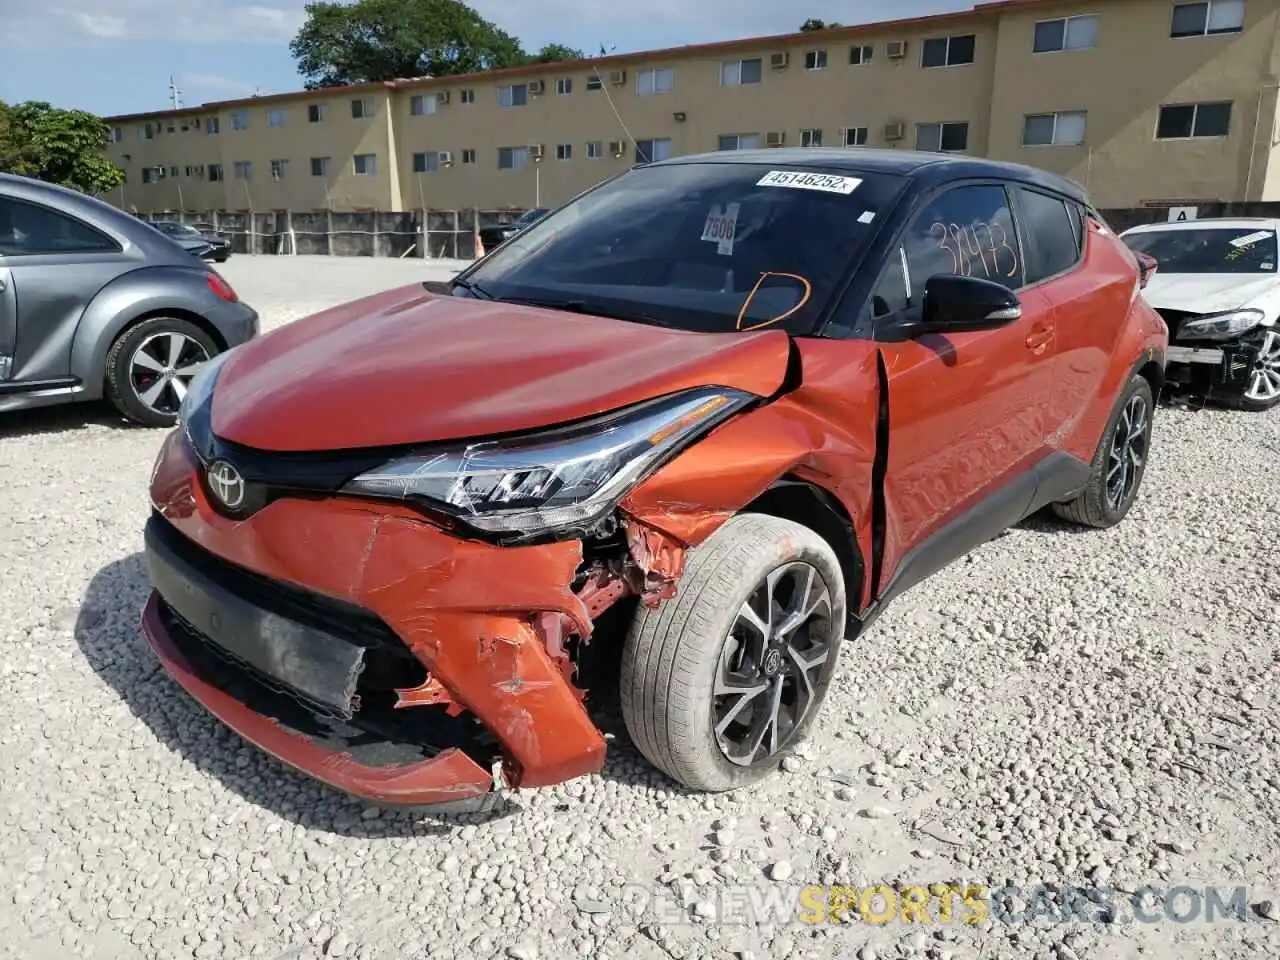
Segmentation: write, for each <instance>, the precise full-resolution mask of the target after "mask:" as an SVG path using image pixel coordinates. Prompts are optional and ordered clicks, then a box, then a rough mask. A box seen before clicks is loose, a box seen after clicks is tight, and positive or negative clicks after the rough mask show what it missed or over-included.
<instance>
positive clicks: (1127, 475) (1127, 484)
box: [1053, 375, 1155, 529]
mask: <svg viewBox="0 0 1280 960" xmlns="http://www.w3.org/2000/svg"><path fill="white" fill-rule="evenodd" d="M1154 413H1155V399H1154V395H1153V394H1152V392H1151V384H1150V383H1148V382H1147V379H1146V378H1145V377H1143V376H1140V375H1135V376H1134V377H1133V379H1132V380H1130V381H1129V384H1128V386H1126V387H1125V389H1124V392H1123V393H1121V394H1120V400H1119V402H1118V403H1117V404H1116V407H1115V409H1114V410H1113V411H1112V413H1111V419H1110V420H1109V421H1108V422H1107V428H1106V430H1105V431H1103V434H1102V442H1101V443H1100V444H1098V450H1097V453H1096V454H1094V458H1093V465H1092V469H1091V471H1090V475H1089V483H1088V485H1087V486H1086V487H1085V488H1084V490H1083V491H1082V492H1081V493H1080V495H1079V496H1078V497H1076V498H1075V499H1074V500H1072V501H1070V502H1069V503H1056V504H1054V505H1053V511H1054V513H1056V514H1057V515H1058V516H1059V517H1061V518H1063V519H1064V520H1070V521H1071V522H1072V523H1078V524H1080V525H1081V526H1086V527H1097V528H1099V529H1105V528H1107V527H1114V526H1115V525H1116V524H1118V523H1119V522H1120V521H1121V520H1123V519H1124V518H1125V517H1126V516H1128V514H1129V510H1130V508H1131V507H1132V506H1133V504H1134V501H1135V500H1137V499H1138V489H1139V487H1141V486H1142V478H1143V476H1145V475H1146V471H1147V458H1148V456H1149V455H1150V453H1151V418H1152V416H1153V415H1154Z"/></svg>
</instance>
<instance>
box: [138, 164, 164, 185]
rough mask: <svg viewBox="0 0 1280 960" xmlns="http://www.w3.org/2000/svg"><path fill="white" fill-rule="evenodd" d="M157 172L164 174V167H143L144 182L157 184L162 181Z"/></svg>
mask: <svg viewBox="0 0 1280 960" xmlns="http://www.w3.org/2000/svg"><path fill="white" fill-rule="evenodd" d="M157 171H158V172H159V173H164V168H163V167H143V168H142V182H143V183H155V182H156V181H157V180H159V179H160V178H159V177H158V176H156V173H157Z"/></svg>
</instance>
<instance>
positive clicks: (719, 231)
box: [702, 203, 738, 257]
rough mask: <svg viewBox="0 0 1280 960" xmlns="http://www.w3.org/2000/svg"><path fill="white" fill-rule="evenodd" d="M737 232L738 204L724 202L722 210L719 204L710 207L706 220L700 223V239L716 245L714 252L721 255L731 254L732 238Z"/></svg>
mask: <svg viewBox="0 0 1280 960" xmlns="http://www.w3.org/2000/svg"><path fill="white" fill-rule="evenodd" d="M737 232H738V204H736V203H729V204H725V207H724V209H723V210H721V209H720V207H719V205H717V206H714V207H712V208H711V212H710V213H708V214H707V222H706V223H704V224H703V225H702V239H703V240H706V241H707V242H708V243H714V244H715V245H716V253H718V254H720V255H721V256H725V257H728V256H732V255H733V238H734V234H736V233H737Z"/></svg>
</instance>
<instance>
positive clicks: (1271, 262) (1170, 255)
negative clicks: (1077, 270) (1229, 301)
mask: <svg viewBox="0 0 1280 960" xmlns="http://www.w3.org/2000/svg"><path fill="white" fill-rule="evenodd" d="M1123 239H1124V242H1125V243H1126V244H1127V245H1128V246H1129V249H1131V250H1136V251H1138V252H1139V253H1145V254H1148V255H1149V256H1152V257H1155V258H1156V260H1157V261H1158V262H1159V264H1160V271H1161V272H1162V273H1275V272H1276V262H1277V258H1276V232H1275V231H1274V230H1272V229H1270V228H1265V229H1263V228H1258V227H1206V228H1203V229H1185V228H1184V229H1178V230H1148V231H1144V232H1142V233H1132V234H1129V235H1128V236H1126V237H1124V238H1123Z"/></svg>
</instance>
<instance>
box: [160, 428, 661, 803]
mask: <svg viewBox="0 0 1280 960" xmlns="http://www.w3.org/2000/svg"><path fill="white" fill-rule="evenodd" d="M152 501H153V507H154V514H153V516H152V518H151V520H150V521H149V523H148V527H147V535H146V550H147V558H148V563H149V565H150V568H151V575H152V582H153V586H154V587H155V590H154V592H153V594H152V596H151V598H150V600H149V601H148V603H147V607H146V610H145V613H144V616H143V624H144V628H145V632H146V635H147V638H148V640H149V642H150V645H151V647H152V649H153V650H154V651H155V653H156V655H157V656H158V657H159V659H160V661H161V663H162V664H163V666H164V668H165V669H166V671H167V672H168V673H169V674H170V676H172V677H173V678H174V679H175V680H176V681H177V682H178V683H179V684H181V685H182V686H183V687H184V688H185V689H186V690H187V691H188V692H189V693H190V694H191V695H192V696H193V697H195V698H196V699H197V700H198V701H200V703H202V704H203V705H204V706H205V707H206V708H207V709H208V710H209V711H210V712H212V713H213V714H214V715H215V716H217V717H218V718H219V719H220V720H222V721H223V722H224V723H225V724H227V725H228V726H229V727H231V728H232V729H233V730H235V731H236V732H237V733H239V734H240V735H241V736H243V737H244V738H245V739H246V740H249V741H250V742H252V743H254V744H256V745H257V746H259V747H260V748H262V749H263V750H265V751H267V752H268V753H271V754H273V755H274V756H276V757H277V758H279V759H280V760H282V761H284V762H285V763H286V764H288V765H290V766H292V767H294V768H296V769H298V770H301V771H303V772H304V773H306V774H308V775H310V776H312V777H315V778H316V779H318V780H321V781H323V782H325V783H328V784H330V785H331V786H333V787H335V788H337V789H339V790H342V791H345V792H347V793H351V794H354V795H357V796H360V797H363V798H366V799H368V800H371V801H373V802H376V803H380V804H387V805H405V806H423V805H432V804H441V803H450V804H452V803H456V802H460V801H469V800H475V799H477V798H482V797H483V796H484V795H485V794H487V793H489V792H490V791H491V790H492V789H493V788H494V787H495V786H501V785H506V786H511V787H538V786H546V785H549V784H553V783H558V782H561V781H563V780H567V779H571V778H573V777H577V776H581V775H584V774H589V773H594V772H597V771H599V770H600V768H601V766H602V765H603V762H604V756H605V742H604V739H603V737H602V736H601V734H600V732H599V731H598V730H597V729H596V728H595V725H594V724H593V723H592V721H591V719H590V718H589V716H588V715H587V712H586V710H585V709H584V707H583V702H582V699H583V694H582V691H580V690H579V689H578V688H577V687H576V686H575V685H574V684H573V682H572V680H571V679H570V678H571V676H572V673H573V664H572V662H571V661H570V659H569V655H568V652H567V647H568V644H569V641H571V640H574V639H577V640H585V639H586V638H588V637H589V636H590V632H591V628H592V619H593V618H594V617H597V616H599V614H600V613H601V612H603V610H604V609H606V608H607V607H608V606H609V605H611V604H612V603H613V602H616V600H618V599H619V598H621V597H622V596H624V595H626V594H628V593H639V594H642V595H644V597H645V599H646V600H647V601H648V602H657V601H658V600H659V599H660V598H661V597H662V596H664V595H667V594H669V591H670V586H671V584H672V582H673V579H674V577H676V576H678V575H679V566H680V563H679V561H680V556H679V550H678V548H675V547H673V546H671V544H670V543H667V542H664V541H663V538H662V536H661V535H659V534H656V532H654V531H651V530H648V529H647V528H643V527H642V526H640V525H639V524H634V523H633V524H630V525H629V526H628V530H627V533H628V541H629V542H630V544H631V547H632V549H633V550H635V551H637V552H642V553H644V554H647V555H657V554H659V553H662V554H666V556H664V557H663V561H664V562H663V563H661V564H658V563H654V564H653V565H652V568H651V569H646V570H640V568H639V567H637V568H636V571H638V572H639V574H640V575H638V576H633V577H631V578H630V579H628V578H624V577H619V576H616V575H615V574H614V573H612V572H610V571H609V570H608V569H605V568H603V567H601V568H599V569H596V570H594V571H593V573H592V575H591V576H590V577H588V578H587V579H586V581H585V584H583V577H582V569H583V555H582V550H583V548H582V545H581V543H579V542H577V541H569V542H559V543H550V544H544V545H538V546H523V547H510V546H508V547H498V546H493V545H490V544H486V543H481V542H476V541H470V540H462V539H458V538H456V537H454V536H451V535H450V534H448V533H446V532H445V531H443V530H442V529H439V528H437V527H435V526H433V525H431V524H430V523H428V522H427V521H425V520H424V519H423V518H422V517H421V516H419V515H417V514H415V513H413V512H412V511H410V510H409V509H407V508H403V507H400V506H398V505H387V504H371V503H367V502H363V501H359V500H354V499H352V500H349V499H343V498H335V499H327V500H318V499H303V498H298V499H294V498H282V499H279V500H276V501H275V502H272V503H270V504H268V505H267V506H265V507H263V508H262V509H261V510H259V511H258V512H257V513H255V514H253V515H252V516H250V517H248V518H247V519H239V520H237V519H230V518H227V517H224V516H222V515H221V514H219V513H217V512H216V511H215V510H214V509H213V508H212V506H211V505H210V503H209V502H208V500H207V498H206V496H205V493H204V491H203V489H202V487H201V484H200V482H199V480H198V475H197V461H196V458H195V455H194V453H193V452H192V451H191V448H190V447H189V446H188V445H187V443H186V442H185V441H184V439H183V438H182V436H181V431H175V432H174V433H173V434H172V435H171V436H170V437H169V438H168V439H167V440H166V442H165V446H164V448H163V450H162V452H161V455H160V458H159V460H158V461H157V466H156V470H155V473H154V475H153V478H152ZM642 547H643V550H642V549H641V548H642ZM672 554H674V556H673V555H672ZM668 567H673V568H674V569H670V570H669V569H666V568H668ZM646 573H647V576H646V575H645V574H646ZM575 580H576V581H577V582H579V583H580V584H583V585H582V586H580V588H579V590H578V592H577V593H575V592H574V590H573V589H572V585H573V584H574V582H575Z"/></svg>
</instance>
